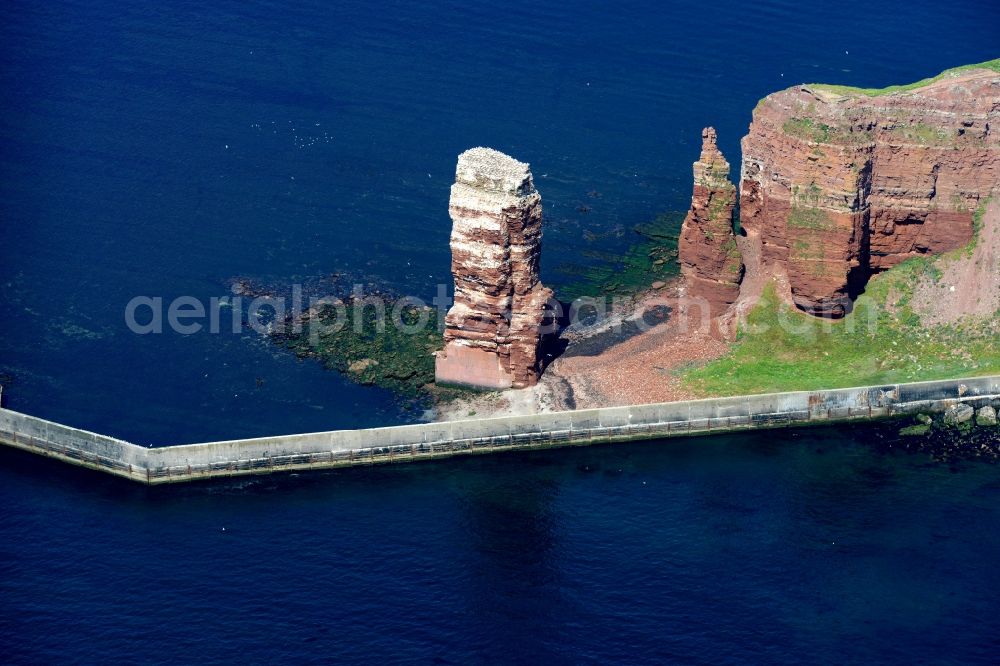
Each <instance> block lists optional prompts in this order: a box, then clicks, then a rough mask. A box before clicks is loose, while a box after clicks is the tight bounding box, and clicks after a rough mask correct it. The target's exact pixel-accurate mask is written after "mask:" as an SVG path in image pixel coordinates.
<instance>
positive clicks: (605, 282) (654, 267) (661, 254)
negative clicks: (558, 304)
mask: <svg viewBox="0 0 1000 666" xmlns="http://www.w3.org/2000/svg"><path fill="white" fill-rule="evenodd" d="M683 220H684V213H661V214H660V215H658V216H656V218H655V219H653V220H652V221H650V222H648V223H646V224H640V225H637V226H635V227H634V228H633V232H634V233H635V235H636V236H637V241H636V242H634V243H632V244H631V245H630V246H629V247H628V249H627V250H626V251H625V252H624V253H622V254H615V253H609V252H602V251H598V250H586V251H584V252H583V253H582V254H583V256H584V258H586V259H587V260H588V263H587V264H584V265H571V266H562V267H560V271H561V272H563V273H568V274H570V275H573V276H574V278H575V279H573V280H572V281H570V283H569V284H567V285H565V286H562V287H559V288H558V290H557V293H558V296H559V298H560V299H561V300H564V301H572V300H575V299H577V298H581V297H584V296H590V297H602V296H603V297H608V298H610V297H614V296H632V295H635V294H637V293H639V292H641V291H644V290H646V289H648V288H649V286H650V285H651V284H652V283H653V282H657V281H665V280H669V279H671V278H673V277H676V276H677V274H678V273H679V272H680V269H679V266H678V264H677V241H678V235H679V233H680V227H681V222H683Z"/></svg>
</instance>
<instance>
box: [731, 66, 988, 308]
mask: <svg viewBox="0 0 1000 666" xmlns="http://www.w3.org/2000/svg"><path fill="white" fill-rule="evenodd" d="M998 128H1000V74H998V73H997V72H994V71H991V70H989V69H973V70H964V71H957V72H953V73H951V74H946V75H945V76H943V77H942V78H941V79H940V80H937V81H935V82H933V83H930V84H928V85H925V86H922V87H919V88H915V89H912V90H908V91H900V92H894V93H890V94H881V95H874V96H869V95H866V94H863V93H861V92H859V91H853V90H845V89H841V88H835V87H829V86H812V87H809V86H799V87H796V88H790V89H788V90H784V91H782V92H778V93H775V94H772V95H770V96H768V97H766V98H765V99H764V100H762V102H761V103H760V104H759V105H758V107H757V109H755V110H754V113H753V122H752V123H751V125H750V133H749V134H748V135H747V136H746V137H744V139H743V144H742V145H743V165H742V173H741V178H740V220H741V224H742V225H743V227H745V228H747V229H748V230H754V231H756V232H758V233H759V236H760V238H761V239H762V241H763V246H762V260H763V262H764V264H765V265H767V264H770V263H781V264H783V265H784V268H785V269H786V272H787V274H788V279H789V282H790V285H791V291H792V297H793V299H794V300H795V303H796V304H797V305H798V306H799V307H800V308H802V309H804V310H806V311H808V312H812V313H814V314H820V315H826V316H840V315H842V314H843V313H844V312H845V311H846V310H847V309H849V307H850V302H851V299H852V298H853V297H854V296H855V295H856V294H857V293H858V292H859V290H861V289H862V288H863V286H864V284H865V283H866V282H867V279H868V277H869V276H870V275H871V274H872V273H873V272H877V271H880V270H884V269H886V268H889V267H891V266H894V265H895V264H898V263H899V262H901V261H903V260H905V259H907V258H909V257H912V256H916V255H921V254H926V253H939V252H945V251H947V250H950V249H953V248H956V247H960V246H962V245H965V244H966V243H967V242H968V241H969V240H970V239H971V236H972V215H973V212H974V211H975V209H976V207H977V206H978V205H979V204H980V202H981V201H982V200H983V199H985V198H986V197H988V196H989V194H990V192H991V191H992V190H994V189H997V188H998V187H1000V132H998Z"/></svg>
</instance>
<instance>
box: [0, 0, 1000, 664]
mask: <svg viewBox="0 0 1000 666" xmlns="http://www.w3.org/2000/svg"><path fill="white" fill-rule="evenodd" d="M997 26H1000V6H998V5H997V4H996V3H992V2H985V1H982V0H978V1H969V0H958V1H956V2H952V3H949V4H948V5H947V7H946V8H945V7H943V6H942V5H941V4H940V3H936V2H929V1H926V0H918V1H902V0H891V1H888V2H878V3H872V2H856V1H854V0H849V1H847V2H841V3H835V4H830V3H802V2H791V1H788V0H785V1H777V2H776V1H765V2H757V3H747V2H733V1H732V0H719V1H717V2H713V3H710V4H704V3H653V2H621V3H614V4H608V3H598V2H576V3H544V2H541V3H540V2H521V1H519V0H514V1H512V2H505V3H476V2H462V3H460V2H451V1H443V0H438V1H434V2H427V3H405V2H355V1H353V0H343V1H338V2H290V1H288V0H272V1H271V2H248V1H242V2H233V1H230V0H219V1H218V2H199V3H196V2H179V1H169V0H168V1H164V2H139V3H129V4H123V3H112V2H109V1H107V0H52V1H50V2H45V3H40V2H26V1H23V0H12V1H10V2H5V3H2V4H0V93H2V94H0V111H2V112H0V384H2V385H3V386H4V393H3V401H4V405H5V406H7V407H10V408H12V409H16V410H19V411H24V412H27V413H31V414H35V415H38V416H41V417H45V418H50V419H55V420H59V421H62V422H66V423H69V424H72V425H75V426H79V427H83V428H87V429H91V430H97V431H100V432H104V433H108V434H111V435H115V436H118V437H122V438H126V439H130V440H133V441H136V442H140V443H148V444H154V445H159V444H173V443H183V442H191V441H204V440H208V439H219V438H231V437H245V436H257V435H266V434H274V433H286V432H297V431H314V430H328V429H335V428H344V427H364V426H371V425H385V424H391V423H399V422H405V421H410V420H413V419H414V418H416V414H415V413H413V412H412V411H409V410H407V409H405V407H403V406H401V405H400V404H398V403H397V402H396V401H395V400H394V399H393V398H392V396H391V395H389V394H387V393H385V392H383V391H380V390H378V389H374V388H371V387H362V386H357V385H354V384H352V383H350V382H348V381H346V380H344V379H343V378H341V377H339V376H338V375H337V374H336V373H332V372H328V371H325V370H323V369H322V368H320V367H319V366H318V365H317V364H315V363H311V362H308V361H307V362H303V361H298V360H296V359H295V358H294V357H293V356H292V355H291V354H288V353H285V352H283V351H281V350H278V349H276V348H274V347H273V346H270V345H268V344H267V343H266V342H264V341H263V340H262V339H261V338H260V337H259V336H258V335H256V334H254V333H251V332H242V333H239V334H232V333H228V334H219V335H211V334H208V333H200V334H195V335H189V336H183V335H175V334H164V335H147V336H138V335H134V334H132V333H131V332H129V330H128V328H127V327H126V325H125V319H124V314H123V313H124V309H125V305H126V303H127V302H128V301H129V300H130V299H131V298H133V297H135V296H140V295H145V296H156V297H162V298H164V300H165V301H168V302H169V301H170V300H171V299H172V298H174V297H177V296H182V295H189V296H194V297H197V298H199V299H201V300H205V301H207V299H208V298H209V297H211V296H223V295H227V294H229V293H230V292H229V291H228V290H229V281H230V280H231V279H232V278H234V277H246V278H250V279H253V280H259V281H262V282H268V281H274V282H280V283H291V282H294V281H296V280H310V279H315V278H317V277H320V276H324V275H329V274H333V273H342V274H345V275H348V276H351V277H358V279H363V280H366V281H372V282H376V283H379V284H383V285H385V286H386V287H388V288H391V289H394V290H397V291H400V292H403V293H409V294H413V295H416V296H420V297H423V298H426V299H429V298H431V297H432V296H433V295H434V294H435V291H436V285H438V284H440V283H445V284H448V283H449V280H450V276H449V252H448V245H447V243H448V233H449V230H450V220H449V218H448V215H447V201H448V188H449V186H450V184H451V182H452V179H453V171H454V165H455V158H456V156H457V155H458V153H460V152H461V151H463V150H465V149H466V148H469V147H472V146H477V145H487V146H491V147H495V148H497V149H500V150H503V151H505V152H507V153H510V154H511V155H514V156H515V157H517V158H519V159H521V160H524V161H528V162H530V163H531V165H532V170H533V173H534V175H535V179H536V184H537V186H538V188H539V190H540V192H541V194H542V197H543V201H544V206H545V214H546V220H545V232H544V233H545V241H544V251H543V259H542V270H543V279H544V280H545V281H546V283H547V284H550V285H552V286H554V287H556V289H557V290H558V289H559V288H560V287H565V286H566V285H568V284H571V283H572V281H573V280H574V279H576V274H577V272H578V270H579V269H581V268H585V267H586V266H587V264H588V262H590V261H591V260H592V257H593V256H595V253H601V252H605V253H612V254H613V253H616V252H621V251H622V250H623V249H624V248H626V247H627V246H628V245H629V244H630V243H631V242H633V241H634V240H635V238H634V235H633V234H632V231H631V230H632V228H633V227H634V226H635V225H636V224H640V223H643V222H646V221H648V220H650V219H652V218H653V217H654V216H655V215H656V214H658V213H660V212H662V211H669V210H680V209H683V208H685V207H686V206H687V203H688V201H689V197H690V188H691V173H690V165H691V162H692V161H693V160H694V159H695V158H696V157H697V153H698V149H699V145H700V131H701V128H702V127H704V126H706V125H713V126H714V127H716V129H717V130H718V132H719V136H720V146H721V148H722V150H723V151H724V152H725V154H726V155H727V157H728V159H729V161H730V162H731V163H732V164H733V165H734V175H735V172H736V171H737V169H736V166H735V165H738V163H739V139H740V138H741V137H742V135H743V134H744V133H745V131H746V127H747V124H748V123H749V121H750V112H751V110H752V109H753V107H754V105H755V104H756V102H757V100H758V99H759V98H760V97H762V96H764V95H766V94H767V93H769V92H772V91H775V90H779V89H781V88H784V87H787V86H790V85H793V84H796V83H802V82H810V81H824V82H832V83H845V84H854V85H864V86H882V85H888V84H893V83H901V82H909V81H913V80H916V79H919V78H923V77H925V76H929V75H932V74H935V73H937V72H939V71H941V70H942V69H945V68H947V67H952V66H956V65H960V64H966V63H970V62H979V61H983V60H987V59H990V58H994V57H997V55H998V52H1000V39H998V38H997V34H998V31H997ZM876 435H877V431H875V430H850V431H842V432H834V431H804V432H801V433H798V434H794V435H793V434H791V433H788V434H780V435H774V434H769V435H762V436H751V437H746V438H733V439H713V440H692V441H689V442H683V443H677V442H668V443H650V444H642V445H639V444H636V445H629V446H622V447H618V448H614V447H610V448H600V449H593V450H590V451H572V452H554V453H551V454H531V455H509V456H500V457H497V458H495V459H491V460H483V459H476V460H456V461H453V462H447V463H442V464H437V463H435V464H427V465H418V466H413V467H409V468H398V469H375V470H370V471H366V470H354V471H350V472H343V473H337V474H317V475H302V476H296V477H280V478H275V479H268V480H263V481H259V480H254V481H246V482H240V483H235V484H230V483H220V484H210V485H202V486H192V487H190V488H180V489H166V490H163V489H158V490H155V491H153V490H151V491H147V490H142V489H137V488H132V487H130V486H128V485H125V484H123V483H121V482H119V481H116V480H113V479H104V478H101V477H99V476H95V475H92V474H87V473H85V472H81V471H79V470H71V469H63V468H61V467H58V466H53V465H51V464H49V463H48V462H46V461H42V460H35V459H32V458H29V457H26V456H23V455H21V454H18V453H15V452H9V451H0V497H2V502H0V507H2V511H0V660H2V661H4V662H12V661H14V662H51V661H61V662H65V661H80V662H86V663H106V662H108V661H111V660H126V661H129V660H136V659H142V660H149V661H164V662H165V661H170V660H175V661H180V660H183V661H191V660H205V661H216V662H221V661H233V660H237V659H242V660H245V661H251V662H254V663H256V662H264V661H269V660H273V659H277V658H288V659H291V658H295V659H303V660H305V659H310V660H316V661H328V660H337V659H339V660H358V661H360V660H368V661H374V660H380V659H384V658H393V657H395V658H402V659H405V660H408V661H413V662H418V663H426V662H436V663H449V662H454V663H465V662H468V661H477V660H486V661H500V660H515V661H529V660H534V659H537V658H546V659H547V660H548V661H567V662H568V661H574V662H578V661H586V662H636V661H652V660H663V661H669V660H673V661H682V662H685V663H720V662H730V663H735V662H741V661H785V662H791V661H801V660H802V659H803V658H804V657H808V656H811V657H813V658H814V659H813V660H815V661H820V662H835V661H836V662H841V661H843V660H844V659H845V658H854V660H860V659H865V660H866V661H871V660H879V661H883V660H884V661H913V660H917V659H919V658H921V657H924V658H926V660H928V661H933V662H939V661H953V662H954V663H968V662H969V661H975V660H977V659H978V660H984V661H985V660H988V659H989V658H990V656H992V655H995V654H996V653H997V650H998V648H1000V644H998V642H997V638H996V637H997V636H1000V631H998V629H1000V626H998V624H1000V623H998V620H997V619H996V618H998V617H1000V613H998V610H1000V603H998V602H997V595H996V593H995V591H996V590H997V589H1000V585H998V583H1000V581H998V580H997V573H996V571H997V569H996V560H997V555H998V554H1000V542H998V538H1000V537H998V534H1000V529H998V528H1000V520H998V518H1000V515H998V508H997V507H998V502H997V501H996V500H997V498H998V494H997V492H998V491H997V487H998V486H997V483H998V481H997V479H998V477H997V470H996V467H994V466H991V465H983V464H971V463H970V464H967V465H963V466H960V467H958V468H955V469H951V468H948V467H942V466H939V465H934V464H930V463H928V461H927V460H925V459H923V458H921V457H920V456H915V455H907V454H897V453H891V454H886V453H884V452H883V451H882V450H881V449H879V448H878V447H876V446H874V444H873V442H876V441H877V440H878V437H877V436H876ZM223 528H225V531H223Z"/></svg>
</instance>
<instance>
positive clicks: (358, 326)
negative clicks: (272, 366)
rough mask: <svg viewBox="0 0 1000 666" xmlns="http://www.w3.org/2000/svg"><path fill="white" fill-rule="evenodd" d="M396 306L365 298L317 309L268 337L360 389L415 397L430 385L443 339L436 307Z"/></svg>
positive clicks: (379, 299) (426, 391)
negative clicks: (375, 388)
mask: <svg viewBox="0 0 1000 666" xmlns="http://www.w3.org/2000/svg"><path fill="white" fill-rule="evenodd" d="M399 303H400V302H399V301H395V305H394V303H393V302H392V301H390V300H389V299H387V298H386V299H381V298H374V297H371V296H369V297H366V298H365V299H363V301H362V300H361V299H346V300H345V301H343V302H342V304H340V305H322V306H318V307H316V308H314V309H312V310H311V311H310V312H308V313H306V314H305V315H303V316H302V317H301V318H300V320H299V323H298V325H297V326H289V327H287V328H291V329H293V330H291V331H283V332H279V333H274V334H272V337H273V338H274V339H275V340H276V341H277V342H278V343H279V344H282V345H283V346H285V347H286V348H288V349H290V350H292V351H293V352H294V353H295V354H296V355H297V356H299V357H300V358H315V359H317V360H319V361H321V362H322V363H323V365H324V366H325V367H327V368H329V369H332V370H337V371H339V372H341V373H343V374H344V375H346V376H347V377H349V378H350V379H351V380H353V381H356V382H358V383H359V384H367V385H374V386H380V387H382V388H386V389H390V390H392V391H394V392H395V393H397V394H398V395H399V396H400V397H404V398H417V397H420V396H423V395H426V394H427V393H428V391H429V385H430V384H432V383H433V382H434V355H433V354H434V352H435V351H438V350H439V349H441V348H442V347H443V338H442V336H441V333H440V331H439V329H438V319H437V311H436V310H435V309H434V308H429V307H425V306H418V305H403V306H402V307H401V306H400V305H399Z"/></svg>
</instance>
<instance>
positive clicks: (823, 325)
mask: <svg viewBox="0 0 1000 666" xmlns="http://www.w3.org/2000/svg"><path fill="white" fill-rule="evenodd" d="M977 217H980V215H977ZM975 242H976V241H975V240H974V241H973V243H975ZM964 253H966V249H962V250H956V251H955V252H952V253H949V256H947V257H942V258H919V259H911V260H909V261H906V262H904V263H902V264H900V265H899V266H896V267H894V268H892V269H891V270H888V271H886V272H885V273H882V274H880V275H877V276H875V277H874V278H872V279H871V281H870V282H869V283H868V287H867V289H866V291H865V293H864V294H862V295H861V297H860V298H858V300H857V302H856V303H855V307H854V311H853V312H851V313H850V314H849V315H847V316H846V317H844V318H843V319H841V320H837V321H831V320H821V319H817V318H815V317H812V316H810V315H807V314H804V313H802V312H800V311H799V310H797V309H796V308H794V307H792V306H789V305H786V304H784V303H783V302H781V300H780V299H779V298H778V297H777V296H776V294H775V290H774V288H773V286H769V287H768V288H767V289H766V291H765V293H764V296H763V297H762V298H761V300H760V302H759V303H758V304H757V305H756V306H755V307H754V308H753V310H751V312H750V313H749V315H748V317H747V324H746V326H744V327H742V328H741V330H740V331H739V333H738V336H737V341H736V343H735V344H734V346H733V348H732V350H731V352H730V353H729V354H728V355H726V356H724V357H722V358H720V359H717V360H715V361H711V362H709V363H708V364H705V365H702V366H699V367H694V368H689V369H687V370H685V371H683V372H682V375H683V379H684V381H685V383H686V384H687V385H688V386H689V387H690V388H692V389H693V390H695V391H697V392H699V393H703V394H705V395H739V394H746V393H766V392H771V391H795V390H811V389H818V388H823V387H826V388H833V387H845V386H861V385H868V384H879V383H894V382H903V381H920V380H931V379H944V378H949V377H960V376H972V375H983V374H994V373H1000V327H998V326H997V322H998V321H1000V312H997V313H995V314H994V316H993V318H992V321H983V320H982V319H979V320H972V319H970V320H967V321H964V322H963V323H961V324H959V325H939V326H925V325H923V323H922V322H921V320H920V317H919V315H918V314H917V313H916V312H914V311H913V309H912V308H911V306H910V299H911V297H912V295H913V292H914V288H915V285H916V284H917V283H918V282H919V281H921V280H932V281H937V280H938V278H939V277H940V269H939V267H938V265H939V262H941V261H944V260H948V259H954V258H955V257H957V256H959V255H960V254H964Z"/></svg>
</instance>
